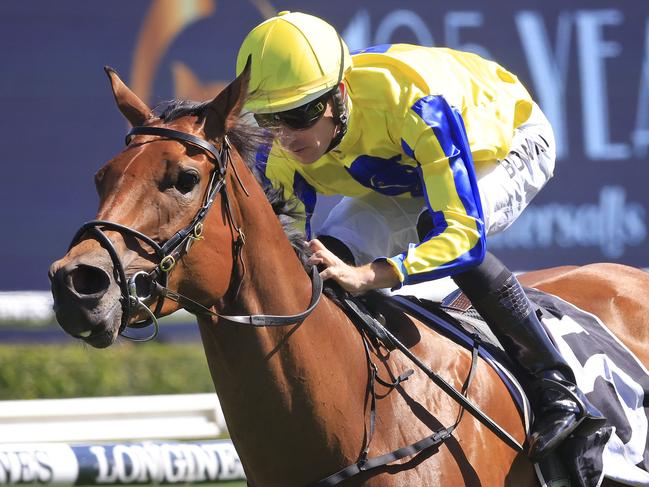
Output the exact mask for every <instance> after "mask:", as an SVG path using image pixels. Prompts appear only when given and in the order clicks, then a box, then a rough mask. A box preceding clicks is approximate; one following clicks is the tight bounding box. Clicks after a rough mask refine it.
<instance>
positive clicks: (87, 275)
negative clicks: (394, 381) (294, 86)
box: [50, 70, 649, 487]
mask: <svg viewBox="0 0 649 487" xmlns="http://www.w3.org/2000/svg"><path fill="white" fill-rule="evenodd" d="M247 72H248V71H245V72H244V73H243V74H242V75H241V76H240V77H239V78H238V79H236V80H235V81H234V82H233V83H232V84H230V85H229V86H228V87H227V88H226V89H225V90H223V91H222V92H221V93H220V94H219V95H218V96H217V97H216V98H215V99H214V100H212V101H211V102H208V103H204V104H201V105H198V104H196V105H183V104H179V105H178V106H176V107H175V110H172V111H171V112H170V113H167V114H166V115H164V116H154V115H153V114H152V112H151V110H150V109H149V108H148V107H147V106H146V105H145V104H144V103H143V102H142V101H141V100H140V99H139V98H137V96H136V95H135V94H134V93H133V92H131V91H130V89H129V88H128V87H127V86H126V85H125V84H124V83H123V82H122V81H121V80H120V79H119V77H118V76H117V74H115V73H114V72H113V71H111V70H108V74H109V77H110V79H111V83H112V88H113V93H114V96H115V99H116V101H117V104H118V106H119V108H120V110H121V112H122V113H123V114H124V116H125V117H126V118H127V119H128V121H129V122H130V123H131V125H133V126H134V127H142V126H144V127H147V128H154V129H157V128H165V129H170V130H174V131H177V132H182V133H185V134H190V135H193V136H195V137H200V139H204V140H207V141H209V142H210V143H211V144H213V145H214V147H212V146H211V145H210V146H209V147H205V146H197V144H198V143H197V142H196V140H195V139H188V140H179V139H178V138H177V137H171V136H168V134H167V136H166V135H165V133H164V132H155V130H154V131H148V132H147V131H146V130H145V131H144V132H140V133H135V134H133V138H132V139H131V141H130V144H129V145H128V146H127V147H126V149H125V150H124V151H122V152H121V153H120V154H118V155H117V156H116V157H115V158H114V159H112V160H111V161H109V162H108V163H107V164H106V165H105V166H104V167H103V168H102V169H100V171H99V172H98V173H97V176H96V185H97V190H98V192H99V196H100V207H99V212H98V215H97V219H98V220H101V221H103V222H106V221H109V222H114V223H116V224H119V225H121V226H119V225H113V226H111V225H110V224H108V223H104V224H103V226H102V224H101V223H95V224H92V225H90V226H86V227H84V229H82V231H81V232H80V233H79V235H78V236H77V238H75V240H74V242H73V245H72V246H71V248H70V249H69V251H68V252H67V254H66V255H65V256H64V257H63V258H62V259H60V260H58V261H57V262H55V263H54V264H52V267H51V269H50V278H51V280H52V290H53V294H54V298H55V308H56V312H57V319H58V320H59V322H60V323H61V326H62V327H63V328H64V329H65V330H66V331H67V332H68V333H70V334H71V335H73V336H75V337H77V338H80V339H83V340H84V341H85V342H87V343H89V344H91V345H92V346H95V347H106V346H109V345H111V344H112V343H113V342H114V341H115V339H116V338H117V336H118V333H119V332H120V331H121V330H123V329H124V327H125V326H126V325H127V324H132V323H134V322H136V321H138V320H143V319H146V317H147V313H146V312H143V310H142V308H140V307H137V303H136V302H135V301H137V300H136V299H134V302H133V303H131V304H132V306H130V307H129V305H125V304H124V303H125V302H128V301H129V300H131V298H129V297H128V293H130V292H131V290H130V288H129V286H128V285H127V284H128V283H130V284H133V286H134V287H135V288H140V287H143V288H146V287H147V285H150V284H147V281H146V279H142V282H139V281H138V279H135V278H133V276H136V275H137V273H138V272H140V271H145V272H147V273H150V272H151V271H152V270H153V269H154V268H156V267H157V266H158V264H159V261H160V258H161V256H162V254H161V252H160V249H156V245H157V244H156V242H158V243H159V242H168V241H169V240H170V239H171V240H172V241H173V242H174V245H175V243H177V242H181V244H182V245H180V247H174V249H175V250H174V249H172V250H173V251H175V253H174V254H173V255H174V259H173V260H174V262H169V261H167V263H166V264H165V267H166V268H169V269H167V270H168V271H170V272H166V274H169V275H170V277H169V280H168V283H166V285H167V287H168V288H169V289H172V290H175V291H177V292H178V293H182V294H183V295H186V296H188V297H189V298H191V299H192V300H194V301H196V302H198V303H201V304H202V305H203V306H205V307H207V308H210V310H211V311H212V312H214V313H217V312H218V313H224V314H228V315H232V314H243V315H248V314H254V313H258V314H259V313H264V314H274V315H293V314H296V313H301V312H302V311H304V310H305V309H306V308H308V307H309V304H310V300H311V298H312V283H311V282H310V279H309V275H308V273H307V272H305V270H304V267H303V265H302V263H301V261H300V260H299V259H298V257H297V256H296V253H295V251H294V248H293V247H292V245H291V242H290V241H289V239H288V238H287V236H286V233H285V230H284V228H283V226H282V224H281V223H280V221H279V219H278V217H277V216H276V214H275V212H274V211H273V208H272V207H271V205H270V204H269V202H268V200H267V198H266V195H265V194H264V191H263V190H262V187H261V185H260V184H259V183H258V182H257V180H256V178H255V176H254V174H253V171H251V169H250V167H249V164H246V162H245V159H246V153H245V150H244V149H245V145H246V142H250V136H251V134H252V132H251V130H252V129H251V128H249V127H248V128H247V125H246V124H245V123H244V121H242V120H241V115H240V110H241V107H242V102H243V99H244V97H245V94H246V89H247V76H248V75H247ZM177 132H173V133H174V134H176V133H177ZM227 141H229V143H228V142H227ZM229 145H231V146H232V147H230V148H229V156H226V155H225V151H226V150H227V148H228V146H229ZM226 157H228V158H229V163H228V164H227V166H226V165H225V164H223V160H222V161H221V162H220V163H219V162H218V161H216V159H217V158H221V159H224V158H226ZM215 165H216V169H215ZM219 168H221V169H223V174H221V172H220V171H219ZM213 175H215V178H216V180H217V182H218V181H222V182H223V184H224V186H223V187H221V188H219V190H218V191H212V190H213V187H212V186H210V181H211V178H212V176H213ZM210 188H212V190H211V189H210ZM210 194H213V200H214V201H213V203H212V205H211V209H210V211H209V212H208V213H207V216H205V217H204V220H201V222H200V223H201V226H200V229H202V235H199V234H200V233H201V232H200V231H199V230H193V232H194V233H192V234H190V235H189V237H188V236H187V235H180V237H177V235H178V234H177V232H178V231H179V230H181V229H185V228H196V227H195V226H194V227H192V225H194V224H195V223H196V221H197V215H200V214H202V213H201V211H202V210H201V208H203V207H204V205H206V201H208V200H209V195H210ZM206 195H207V197H206ZM203 213H204V212H203ZM203 223H204V229H203ZM100 227H101V228H100ZM97 228H100V230H97ZM124 229H127V230H124ZM128 229H131V230H128ZM134 230H135V231H134ZM175 235H176V236H175ZM243 235H245V239H244V238H243ZM146 236H148V237H150V239H151V240H147V239H146ZM199 237H200V240H199ZM108 239H109V241H108V242H107V241H106V240H108ZM174 239H175V240H174ZM187 242H192V243H193V245H192V247H191V249H190V250H188V246H187V245H186V243H187ZM244 242H245V243H244ZM158 247H159V246H158ZM167 247H168V248H167V249H166V250H169V248H170V247H173V245H170V246H167ZM116 267H119V268H116ZM171 267H173V270H171V269H170V268H171ZM140 276H146V275H144V274H141V275H140ZM525 282H526V284H527V285H538V287H540V288H542V289H545V290H547V291H550V292H553V293H556V294H558V295H560V296H563V297H564V298H565V299H567V300H569V301H572V302H574V303H576V304H577V305H579V306H581V307H583V308H585V309H586V310H588V311H590V312H592V313H595V314H597V315H599V316H601V318H602V319H603V320H604V321H605V322H606V323H607V324H608V325H609V326H610V327H611V328H612V329H613V330H614V331H615V332H616V333H617V335H618V336H619V337H620V338H621V339H622V340H623V341H624V342H625V343H626V344H627V345H628V346H629V347H630V348H631V349H632V350H633V351H634V352H635V353H636V354H637V355H638V356H639V357H640V358H641V360H643V362H644V363H645V364H649V360H647V358H648V357H647V351H646V349H645V348H644V346H643V344H644V343H647V336H646V335H647V333H649V332H647V331H645V327H644V324H645V323H644V322H645V321H646V318H647V316H649V310H648V307H647V306H648V303H647V300H644V299H642V298H641V297H639V298H636V297H634V296H639V295H640V291H641V290H642V291H644V290H646V289H649V275H647V274H646V273H644V272H641V271H638V270H634V269H631V268H628V267H623V266H612V265H592V266H587V267H583V268H578V269H566V268H562V269H558V270H548V271H541V272H538V273H532V274H530V275H529V276H528V278H527V279H526V280H525ZM140 291H141V292H139V293H138V292H136V294H142V295H147V294H150V293H152V290H151V289H144V290H143V291H142V290H140ZM171 297H174V295H173V294H172V295H171ZM176 299H177V300H178V298H176ZM149 301H150V302H151V303H150V304H151V306H152V307H153V306H154V304H155V299H153V298H152V299H150V300H149ZM180 301H182V299H180ZM161 302H162V301H158V303H161ZM179 307H180V304H178V302H176V301H173V300H166V301H164V305H158V306H157V314H158V315H160V316H162V315H166V314H169V313H171V312H173V311H174V310H176V309H178V308H179ZM190 309H192V310H194V311H195V310H196V309H198V308H196V307H195V306H194V307H190ZM197 313H198V312H197ZM388 321H389V322H390V326H391V329H392V331H393V333H394V334H395V335H397V336H398V337H399V338H400V339H401V340H402V341H403V342H404V343H406V344H407V345H408V347H409V348H410V350H412V351H413V352H414V353H416V354H417V355H418V356H419V357H422V358H424V359H425V362H426V363H427V364H428V365H429V366H430V367H431V368H432V369H433V370H435V371H437V372H439V373H440V374H441V375H442V376H443V377H444V378H445V379H446V380H447V381H448V382H449V383H451V384H452V385H453V386H454V387H455V388H457V389H460V388H461V387H462V384H463V382H464V381H465V379H466V376H467V374H468V372H469V368H470V364H471V354H470V352H468V351H467V350H465V349H464V348H462V347H461V346H458V345H456V344H455V343H454V342H453V341H451V340H450V339H448V338H445V337H444V336H442V335H439V334H438V333H436V332H434V331H432V330H431V329H430V328H428V327H427V326H425V325H423V324H422V323H420V322H418V321H417V320H415V319H411V318H405V319H402V320H401V321H400V322H398V323H397V322H393V321H392V320H388ZM198 323H199V326H200V331H201V335H202V339H203V344H204V347H205V353H206V355H207V359H208V363H209V367H210V371H211V374H212V377H213V380H214V385H215V388H216V392H217V394H218V396H219V399H220V401H221V405H222V407H223V412H224V414H225V418H226V421H227V424H228V429H229V431H230V434H231V436H232V440H233V442H234V444H235V446H236V449H237V451H238V453H239V455H240V458H241V461H242V463H243V465H244V468H245V471H246V474H247V477H248V482H249V485H253V486H264V487H265V486H283V487H284V486H303V485H307V484H309V483H311V482H315V481H317V480H319V479H321V478H323V477H326V476H327V475H330V474H331V473H333V472H336V471H337V470H339V469H341V468H342V467H344V466H346V465H348V464H351V463H354V462H356V461H357V459H358V457H359V454H360V453H361V451H362V449H363V447H364V445H365V443H366V441H367V437H368V434H369V427H368V415H369V410H370V404H369V403H370V396H369V392H368V391H369V389H368V380H369V379H368V377H369V374H368V366H367V359H366V355H365V349H364V345H363V341H362V338H361V335H360V333H359V332H358V330H357V329H356V328H355V326H354V325H353V324H352V322H351V321H350V319H349V318H348V317H347V316H346V315H345V313H344V312H343V311H342V310H341V309H340V308H339V307H338V306H337V305H336V304H334V302H333V301H332V300H330V299H329V298H327V297H325V296H323V297H322V299H321V300H320V302H319V303H318V304H317V306H315V309H314V310H313V312H312V313H311V314H310V315H309V316H308V318H306V319H304V320H303V321H301V322H299V323H294V324H290V325H286V326H277V327H251V326H243V325H237V324H233V323H231V322H229V321H228V320H227V319H223V318H219V317H218V316H216V315H208V314H204V313H200V314H199V317H198ZM370 358H371V359H372V360H373V361H374V362H375V363H376V364H377V365H378V369H379V370H378V372H379V375H381V376H382V377H384V378H387V377H391V376H392V377H395V376H396V375H398V374H400V373H402V372H403V371H405V370H407V369H409V368H412V364H411V363H410V362H409V361H408V360H407V359H406V358H405V357H404V355H403V354H402V353H400V352H398V351H393V352H391V353H389V354H386V353H385V352H383V353H377V352H376V351H375V350H370ZM188 380H191V378H189V377H188ZM376 388H377V389H376V392H377V396H378V401H377V406H376V413H377V420H376V429H375V433H374V437H373V440H372V443H371V451H370V456H376V455H381V454H383V453H385V452H387V451H391V450H393V449H395V448H398V447H400V446H403V445H406V444H408V443H411V442H413V441H415V440H418V439H420V438H422V437H425V436H427V435H430V434H431V432H433V431H435V430H438V429H440V427H442V426H449V425H451V424H453V422H454V421H455V420H456V418H457V416H458V412H459V410H460V408H459V406H458V404H457V403H456V402H455V401H453V400H451V399H450V398H449V396H448V395H447V394H445V393H442V392H441V391H440V389H439V388H438V387H437V386H435V385H434V384H433V383H432V382H431V381H429V380H428V379H427V378H426V377H425V375H424V374H423V373H422V372H420V371H416V372H415V374H414V375H412V376H411V377H410V378H409V379H408V380H407V381H405V382H404V383H402V384H400V385H399V386H397V387H394V388H388V387H385V386H383V385H381V384H377V386H376ZM468 397H469V398H470V400H471V401H472V402H474V403H475V404H477V405H478V406H479V407H480V408H481V409H482V410H483V411H484V412H485V413H486V414H488V415H489V416H490V417H491V418H493V419H494V420H495V421H496V422H497V423H498V424H500V425H501V426H502V427H503V428H504V429H505V430H507V431H508V432H510V434H511V435H512V436H513V437H515V438H516V439H517V440H518V441H519V442H521V443H522V442H523V441H524V431H523V426H522V421H521V416H520V414H519V412H518V410H517V408H516V406H515V404H514V402H513V401H512V400H511V398H510V395H509V393H508V391H507V389H506V387H505V386H504V385H503V383H502V382H501V380H500V379H499V378H498V376H497V375H496V373H495V372H494V371H493V370H492V369H491V368H490V367H489V366H488V365H486V364H485V363H484V362H482V361H480V362H479V364H478V367H477V371H476V375H475V378H474V380H473V382H472V383H471V386H470V388H469V390H468ZM345 485H368V486H447V485H458V486H459V485H466V486H485V487H494V486H512V487H522V486H535V485H537V481H536V478H535V475H534V471H533V468H532V465H531V464H530V463H529V462H528V460H527V459H526V457H525V455H524V454H519V453H517V452H515V451H514V450H512V449H511V448H510V447H508V446H507V445H506V444H505V443H504V442H503V441H501V440H499V439H498V438H497V437H496V436H495V435H494V434H493V433H492V432H491V431H489V430H488V429H487V428H486V427H485V426H483V424H481V423H480V422H478V421H477V420H475V419H474V418H473V417H472V416H470V415H468V414H465V415H464V417H463V419H462V420H461V421H460V423H459V426H458V427H457V429H455V431H454V433H453V435H452V436H451V437H450V438H449V439H447V440H446V441H445V442H444V443H443V444H442V445H440V446H439V447H438V448H435V449H430V450H428V451H425V452H423V453H421V454H419V455H416V456H414V457H410V458H406V459H405V460H403V461H401V462H397V464H396V465H391V466H386V467H381V468H378V469H376V470H374V471H371V472H364V473H362V474H360V475H358V476H356V477H354V478H352V479H350V480H348V481H347V482H346V483H345ZM605 485H613V484H605Z"/></svg>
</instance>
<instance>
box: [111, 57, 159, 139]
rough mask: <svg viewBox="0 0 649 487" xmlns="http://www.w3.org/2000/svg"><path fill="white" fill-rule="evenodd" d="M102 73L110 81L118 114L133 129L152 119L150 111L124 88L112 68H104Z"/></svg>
mask: <svg viewBox="0 0 649 487" xmlns="http://www.w3.org/2000/svg"><path fill="white" fill-rule="evenodd" d="M104 71H106V74H107V75H108V78H109V79H110V84H111V87H112V89H113V96H114V97H115V101H116V102H117V106H118V107H119V110H120V112H122V114H123V115H124V116H125V117H126V119H127V120H128V121H129V123H130V124H131V125H132V126H133V127H137V126H140V125H144V122H146V121H147V120H148V119H149V118H151V117H153V114H152V113H151V109H150V108H149V107H148V106H147V105H146V103H144V102H143V101H142V100H140V99H139V98H138V96H137V95H136V94H135V93H133V92H132V91H131V89H130V88H129V87H128V86H126V84H125V83H124V82H123V81H122V80H121V79H120V77H119V75H118V74H117V72H116V71H115V70H114V69H113V68H111V67H109V66H104Z"/></svg>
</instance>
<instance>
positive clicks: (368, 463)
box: [307, 336, 478, 487]
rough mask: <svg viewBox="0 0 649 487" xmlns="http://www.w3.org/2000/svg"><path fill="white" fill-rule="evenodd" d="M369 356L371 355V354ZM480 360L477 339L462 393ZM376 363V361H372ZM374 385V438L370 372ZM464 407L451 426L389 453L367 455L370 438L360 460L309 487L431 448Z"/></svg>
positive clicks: (449, 431)
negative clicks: (375, 455)
mask: <svg viewBox="0 0 649 487" xmlns="http://www.w3.org/2000/svg"><path fill="white" fill-rule="evenodd" d="M363 341H364V342H365V336H363ZM366 351H367V343H366ZM368 360H369V358H368ZM477 364H478V344H477V343H476V344H475V345H474V347H473V350H472V351H471V368H470V370H469V374H468V376H467V378H466V380H465V382H464V384H463V386H462V395H463V397H466V394H467V391H468V389H469V386H470V385H471V382H472V381H473V378H474V377H475V372H476V370H477ZM371 365H374V364H371ZM409 372H410V373H411V372H412V371H408V372H406V374H403V375H402V376H400V377H399V378H398V379H397V381H396V382H395V383H394V384H393V386H396V385H398V384H399V382H401V381H403V380H405V379H406V378H407V377H408V376H409V375H411V374H410V373H409ZM370 377H371V386H370V393H371V395H372V406H371V411H370V414H371V417H370V424H371V427H370V435H369V438H370V439H371V434H372V433H373V424H374V421H375V418H374V416H375V414H376V410H375V397H376V393H375V391H374V385H373V384H374V382H373V379H374V375H371V376H370ZM376 378H378V375H376ZM464 411H465V409H464V407H461V408H460V412H459V413H458V416H457V418H456V420H455V422H454V423H453V424H452V425H451V426H449V427H448V428H443V429H440V430H438V431H436V432H435V433H433V434H432V435H430V436H427V437H425V438H422V439H421V440H419V441H416V442H414V443H411V444H410V445H407V446H404V447H401V448H397V449H396V450H393V451H391V452H390V453H386V454H384V455H381V456H378V457H372V458H367V452H368V450H369V440H368V444H367V445H366V447H365V448H364V450H363V453H362V454H361V458H360V460H359V461H358V462H356V463H353V464H351V465H349V466H347V467H345V468H343V469H341V470H339V471H338V472H336V473H334V474H332V475H330V476H328V477H326V478H324V479H322V480H319V481H317V482H313V483H311V484H309V485H308V486H307V487H331V486H334V485H338V484H339V483H340V482H342V481H344V480H346V479H348V478H350V477H353V476H354V475H358V474H360V473H361V472H367V471H369V470H373V469H375V468H378V467H382V466H384V465H388V464H390V463H393V462H395V461H397V460H401V459H402V458H406V457H409V456H413V455H416V454H418V453H421V452H423V451H425V450H430V449H431V448H435V447H438V446H439V445H441V444H442V443H444V441H446V440H447V439H448V438H450V437H451V435H452V434H453V431H454V430H455V428H457V426H458V425H459V424H460V421H461V420H462V416H463V414H464Z"/></svg>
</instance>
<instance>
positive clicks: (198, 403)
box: [0, 394, 226, 443]
mask: <svg viewBox="0 0 649 487" xmlns="http://www.w3.org/2000/svg"><path fill="white" fill-rule="evenodd" d="M225 432H226V426H225V420H224V418H223V412H222V410H221V406H220V404H219V401H218V398H217V396H216V394H173V395H157V396H127V397H96V398H78V399H37V400H21V401H0V441H1V442H2V443H40V442H66V443H75V442H76V443H78V442H98V441H115V440H127V441H131V440H138V441H141V440H151V439H158V438H165V439H168V440H186V439H214V438H216V437H217V436H219V435H220V434H222V433H225Z"/></svg>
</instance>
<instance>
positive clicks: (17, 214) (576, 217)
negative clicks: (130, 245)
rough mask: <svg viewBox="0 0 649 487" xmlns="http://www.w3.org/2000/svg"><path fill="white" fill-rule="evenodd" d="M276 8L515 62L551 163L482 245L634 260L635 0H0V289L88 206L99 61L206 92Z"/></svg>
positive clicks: (647, 196) (214, 88)
mask: <svg viewBox="0 0 649 487" xmlns="http://www.w3.org/2000/svg"><path fill="white" fill-rule="evenodd" d="M277 10H301V11H306V12H308V13H313V14H316V15H319V16H322V17H323V18H325V19H327V20H328V21H329V22H330V23H332V24H333V25H334V26H336V27H337V28H338V29H339V31H340V32H341V34H342V35H343V37H344V39H345V40H346V42H347V43H348V44H349V46H350V48H352V49H358V48H363V47H367V46H369V45H374V44H383V43H394V42H409V43H419V44H424V45H440V46H441V45H444V46H449V47H453V48H457V49H463V50H469V51H473V52H476V53H478V54H481V55H483V56H486V57H489V58H491V59H493V60H495V61H497V62H499V63H500V64H502V65H503V66H505V67H507V68H508V69H509V70H511V71H512V72H514V73H516V74H517V75H518V76H519V78H520V79H521V80H523V82H524V83H525V84H526V86H527V87H528V88H529V90H530V91H531V92H532V93H533V95H534V97H535V99H536V100H537V101H538V102H539V104H540V105H541V107H542V108H543V110H544V111H545V113H546V115H547V116H548V118H549V119H550V121H551V122H552V124H553V127H554V129H555V135H556V138H557V142H558V151H559V157H558V161H557V168H556V172H555V174H556V175H555V178H554V179H553V180H552V181H551V182H550V183H549V184H548V186H547V187H546V189H544V190H543V191H542V192H541V193H540V194H539V196H538V197H537V198H536V199H535V200H534V202H533V204H532V206H531V207H530V208H528V209H527V210H526V211H525V213H524V214H523V216H522V217H521V218H520V219H519V221H517V222H516V223H515V224H514V225H513V226H512V227H511V228H510V229H509V230H507V231H506V232H505V233H503V234H502V235H499V236H497V237H495V238H493V239H491V240H490V244H489V245H490V249H491V250H493V251H494V252H495V253H496V254H498V255H499V256H500V257H501V258H502V259H503V260H504V261H505V262H507V263H508V264H509V265H510V267H512V268H514V269H536V268H541V267H549V266H555V265H565V264H584V263H588V262H594V261H614V262H621V263H626V264H630V265H634V266H639V267H647V266H649V252H648V250H647V244H648V241H649V235H648V228H647V225H648V219H647V211H648V207H649V191H648V190H647V188H646V184H647V181H648V180H649V164H648V162H649V159H648V156H647V154H648V149H649V3H647V2H645V1H636V0H624V1H621V2H620V1H614V0H588V1H587V0H574V1H572V2H569V3H566V2H564V1H561V0H546V1H544V2H538V1H533V0H520V1H518V2H516V3H511V2H506V1H505V0H498V1H496V0H494V1H491V2H484V1H478V0H457V1H455V2H452V4H449V3H440V2H418V1H414V0H403V1H401V2H394V1H388V0H375V1H373V2H371V3H368V2H361V1H359V0H347V1H341V0H330V1H328V2H298V1H295V0H293V1H282V2H273V4H272V5H271V4H270V3H269V2H268V1H267V0H249V1H237V2H235V1H229V2H227V1H224V2H217V1H216V0H177V1H175V0H159V1H151V2H145V1H140V2H132V1H127V0H118V1H111V2H87V1H83V0H65V1H60V2H47V1H24V0H4V1H3V2H1V3H0V41H1V45H2V49H0V66H1V69H2V75H1V76H0V102H1V106H2V117H0V148H1V154H2V163H1V164H2V166H1V167H2V175H3V178H2V190H0V202H1V204H0V223H1V224H2V238H1V239H0V262H2V266H3V268H2V272H0V290H16V289H47V288H48V287H49V284H48V281H47V269H48V267H49V264H50V262H51V261H53V260H54V259H56V258H59V257H60V256H62V255H63V254H64V253H65V250H66V248H67V245H68V243H69V240H70V239H71V237H72V235H73V234H74V232H75V231H76V229H77V228H78V227H79V226H80V225H81V223H83V222H84V221H86V220H90V219H92V218H93V217H94V215H95V212H96V209H97V196H96V194H95V192H94V185H93V175H94V173H95V172H96V171H97V169H98V168H99V167H101V165H103V164H104V163H105V162H106V161H107V160H109V159H110V158H111V157H112V156H114V155H115V154H117V153H118V152H119V150H120V149H121V147H122V145H121V144H122V141H123V136H124V133H125V131H126V128H127V127H126V122H125V121H124V120H123V119H122V117H121V115H120V114H119V112H118V111H117V109H116V107H115V106H114V101H113V98H112V94H111V92H110V89H109V85H108V80H107V78H106V76H105V74H104V72H103V69H102V68H103V66H104V65H110V66H112V67H114V68H115V69H116V70H117V71H118V72H119V73H120V74H121V76H122V77H123V79H124V80H125V81H127V83H128V84H129V85H130V86H131V87H132V88H133V89H134V91H135V92H136V93H137V94H138V95H139V96H140V97H142V98H143V99H144V100H145V101H147V103H149V104H150V105H155V104H156V103H158V102H161V101H163V100H167V99H170V98H175V97H180V98H192V99H206V98H209V97H211V96H213V95H214V94H216V93H217V92H218V90H219V89H220V88H221V87H222V86H224V85H225V83H226V82H227V81H229V80H231V79H232V78H233V76H234V63H235V58H236V53H237V50H238V47H239V44H240V43H241V41H242V40H243V38H244V36H245V34H246V33H247V32H248V31H249V30H250V29H251V28H252V27H253V26H254V25H256V24H257V23H259V22H260V21H262V20H263V19H264V18H267V17H269V16H271V15H274V14H275V13H276V12H277Z"/></svg>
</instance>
